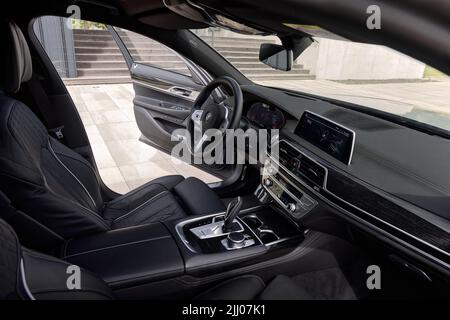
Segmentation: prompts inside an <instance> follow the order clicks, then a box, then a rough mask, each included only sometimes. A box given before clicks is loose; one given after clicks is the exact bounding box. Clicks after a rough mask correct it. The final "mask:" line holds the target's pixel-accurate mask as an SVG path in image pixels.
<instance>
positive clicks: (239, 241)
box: [228, 232, 245, 248]
mask: <svg viewBox="0 0 450 320" xmlns="http://www.w3.org/2000/svg"><path fill="white" fill-rule="evenodd" d="M228 245H229V246H230V248H242V247H243V246H244V245H245V236H244V235H243V234H242V233H241V232H230V234H229V235H228Z"/></svg>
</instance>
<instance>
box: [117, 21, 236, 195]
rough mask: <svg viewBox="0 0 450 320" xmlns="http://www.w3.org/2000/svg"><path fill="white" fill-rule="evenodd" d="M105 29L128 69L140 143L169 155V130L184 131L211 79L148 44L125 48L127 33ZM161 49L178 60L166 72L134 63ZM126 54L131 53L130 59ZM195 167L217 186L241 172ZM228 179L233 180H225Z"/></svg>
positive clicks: (159, 66) (227, 167) (224, 167)
mask: <svg viewBox="0 0 450 320" xmlns="http://www.w3.org/2000/svg"><path fill="white" fill-rule="evenodd" d="M108 30H109V31H110V32H111V34H112V35H113V38H114V40H115V41H116V42H117V44H118V46H119V48H120V49H121V52H122V54H123V56H124V58H125V60H126V61H127V65H128V67H129V69H130V75H131V79H132V82H133V88H134V92H135V98H134V100H133V104H134V114H135V118H136V123H137V126H138V128H139V130H140V131H141V133H142V136H141V138H140V140H141V141H143V142H145V143H147V144H149V145H151V146H153V147H156V148H158V149H159V150H162V151H164V152H166V153H168V154H170V153H171V151H172V149H173V147H174V146H175V145H176V144H177V143H178V142H177V141H172V139H171V137H172V133H173V131H174V130H176V129H180V128H182V129H186V125H187V123H188V118H189V115H190V113H191V109H192V106H193V104H194V101H195V99H196V97H197V95H198V94H199V92H200V91H201V90H202V89H203V87H204V86H205V85H206V84H207V83H208V82H209V81H211V80H212V78H211V76H209V75H208V74H207V72H206V71H205V70H203V69H201V68H199V67H197V66H196V65H194V64H193V63H192V62H190V61H189V60H186V59H184V58H183V57H181V56H179V55H178V54H176V53H175V52H173V51H171V50H170V49H167V48H165V47H164V48H165V49H164V48H161V47H152V46H151V45H150V46H149V44H145V45H143V43H142V39H139V40H136V41H135V42H134V43H133V44H132V46H130V47H128V46H127V44H128V45H129V43H130V39H131V38H130V37H128V36H127V33H129V32H126V31H124V30H120V31H116V30H115V29H114V28H112V27H108ZM127 37H128V38H127ZM141 37H142V36H141ZM151 43H153V46H155V45H156V46H158V44H155V42H154V41H152V42H151ZM141 46H142V47H145V49H143V51H144V53H142V54H140V53H136V50H138V49H137V47H141ZM159 46H162V45H159ZM161 50H166V51H165V55H166V57H164V59H171V60H175V59H178V60H179V61H177V62H176V63H172V66H171V64H170V63H169V64H167V66H168V67H167V70H166V69H165V68H163V67H164V62H163V61H154V62H156V66H155V65H152V61H150V62H148V63H141V62H137V61H139V60H142V59H144V57H146V56H147V55H150V56H149V59H151V54H152V52H153V51H155V52H157V51H161ZM130 52H133V56H132V55H131V54H130ZM167 57H169V58H167ZM133 58H136V59H133ZM161 58H162V56H161ZM180 63H181V64H184V66H185V67H182V68H180V66H179V65H180ZM177 71H179V72H177ZM194 79H195V81H194ZM217 91H218V92H217V98H220V97H222V98H223V93H221V90H217ZM214 94H216V93H214ZM195 166H197V167H200V168H201V169H202V170H204V171H206V172H208V173H211V174H213V175H215V176H217V177H219V178H221V179H222V180H226V182H224V183H222V184H221V185H223V186H224V185H228V184H230V183H232V181H231V180H233V181H234V180H235V179H237V178H238V177H239V176H240V173H239V172H241V170H242V166H235V165H195ZM229 177H233V178H232V179H228V178H229Z"/></svg>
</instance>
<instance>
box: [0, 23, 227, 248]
mask: <svg viewBox="0 0 450 320" xmlns="http://www.w3.org/2000/svg"><path fill="white" fill-rule="evenodd" d="M0 31H1V35H2V38H3V39H2V49H1V54H2V59H1V61H0V63H1V65H2V67H1V69H0V73H1V75H2V79H3V81H2V84H1V89H2V90H3V91H4V94H1V93H0V189H1V190H2V191H3V192H4V193H5V194H6V195H7V196H8V197H9V198H10V200H11V201H12V203H13V204H14V206H16V207H17V209H19V210H21V211H23V212H25V213H27V214H28V215H29V216H30V217H31V218H32V219H34V220H35V221H37V223H40V224H42V225H44V226H45V227H46V228H49V229H50V230H52V231H53V232H54V233H56V234H57V235H58V236H60V237H61V238H64V239H67V238H71V237H74V236H77V235H80V234H84V233H92V232H101V231H105V230H109V229H115V228H123V227H128V226H134V225H139V224H145V223H151V222H156V221H162V220H166V219H175V218H182V217H185V216H186V215H187V214H205V213H214V212H222V211H225V206H224V205H223V203H222V201H221V200H220V199H219V197H218V196H217V195H216V193H215V192H214V191H212V190H211V189H210V188H209V187H208V186H207V185H206V184H204V183H203V182H201V181H199V180H198V179H195V178H189V179H184V178H183V177H181V176H167V177H162V178H159V179H156V180H154V181H151V182H149V183H147V184H145V185H144V186H142V187H140V188H138V189H136V190H133V191H131V192H129V193H127V194H125V195H122V196H118V197H117V198H115V199H109V198H106V196H105V195H104V192H102V189H101V183H100V180H99V179H100V178H99V177H98V176H97V172H96V170H94V168H93V167H92V166H91V164H90V163H89V162H88V161H86V160H85V159H84V158H83V157H82V156H80V155H79V154H78V153H76V152H74V151H73V150H72V149H70V148H68V147H66V146H65V145H64V144H62V143H60V142H59V141H58V140H56V139H54V138H52V137H51V136H50V135H49V134H48V132H47V129H46V128H45V126H44V125H43V124H42V123H41V121H40V120H39V118H38V117H37V116H36V115H35V114H34V113H33V112H32V111H31V110H30V109H29V108H28V107H27V106H26V105H25V104H23V103H22V102H20V101H17V100H15V99H13V98H11V97H10V96H11V95H13V94H15V93H17V92H18V91H19V90H20V87H21V84H23V83H25V82H27V81H29V80H30V78H31V76H32V72H33V71H32V63H31V56H30V52H29V48H28V46H27V43H26V40H25V38H24V36H23V34H22V32H21V31H20V29H19V28H18V27H17V25H15V24H14V23H12V22H8V23H6V24H4V27H3V28H2V30H0ZM199 197H201V199H202V201H198V199H199Z"/></svg>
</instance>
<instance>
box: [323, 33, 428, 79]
mask: <svg viewBox="0 0 450 320" xmlns="http://www.w3.org/2000/svg"><path fill="white" fill-rule="evenodd" d="M318 41H319V43H320V44H319V50H318V55H317V66H316V72H315V75H316V77H317V79H328V80H350V79H351V80H386V79H421V78H422V77H423V73H424V70H425V64H424V63H422V62H419V61H417V60H415V59H413V58H410V57H408V56H406V55H404V54H401V53H399V52H397V51H395V50H392V49H390V48H387V47H384V46H378V45H369V44H363V43H355V42H349V41H339V40H330V39H319V40H318Z"/></svg>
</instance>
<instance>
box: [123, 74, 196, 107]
mask: <svg viewBox="0 0 450 320" xmlns="http://www.w3.org/2000/svg"><path fill="white" fill-rule="evenodd" d="M155 80H157V81H161V82H163V81H162V80H159V79H155ZM131 81H132V82H133V84H137V85H140V86H143V87H146V88H148V89H153V90H156V91H159V92H162V93H165V94H168V95H171V96H173V97H177V98H181V99H184V100H187V101H189V102H194V101H195V99H194V98H191V97H190V96H189V97H186V96H182V95H179V94H176V93H173V92H170V91H169V89H170V88H172V87H170V88H169V89H167V90H166V89H162V88H159V87H157V86H153V85H151V84H148V83H146V82H144V81H142V80H140V79H138V78H136V77H134V78H131ZM187 89H189V90H191V88H187ZM191 91H192V92H198V91H197V90H195V89H192V90H191Z"/></svg>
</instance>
